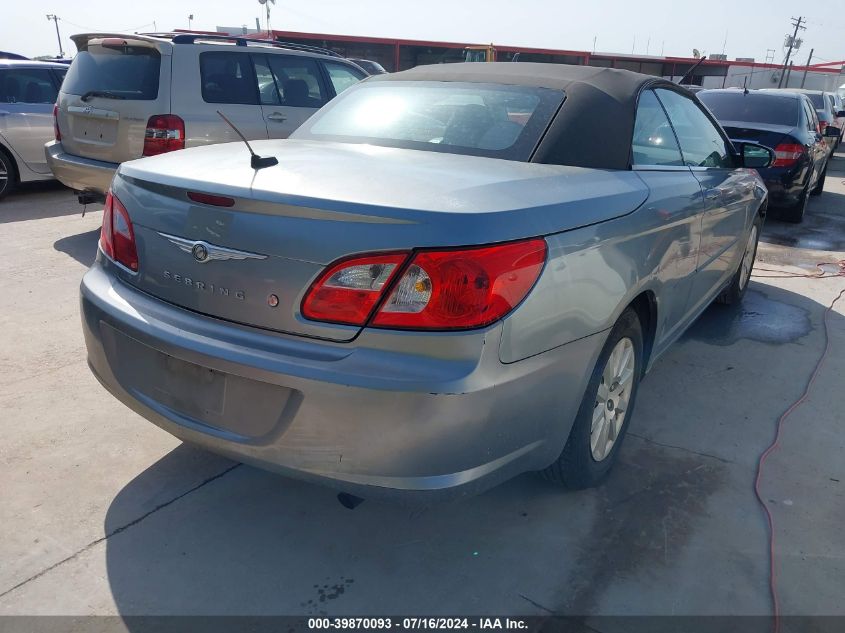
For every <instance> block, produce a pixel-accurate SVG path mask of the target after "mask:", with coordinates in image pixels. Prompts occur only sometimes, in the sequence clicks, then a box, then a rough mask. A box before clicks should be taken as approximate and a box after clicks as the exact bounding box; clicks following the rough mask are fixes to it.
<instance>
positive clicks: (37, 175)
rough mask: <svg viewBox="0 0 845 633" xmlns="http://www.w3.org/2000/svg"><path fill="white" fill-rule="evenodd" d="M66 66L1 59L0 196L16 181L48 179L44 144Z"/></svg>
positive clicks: (10, 189)
mask: <svg viewBox="0 0 845 633" xmlns="http://www.w3.org/2000/svg"><path fill="white" fill-rule="evenodd" d="M66 72H67V66H65V65H64V64H56V63H50V62H37V61H29V60H11V59H0V198H3V197H4V196H6V195H7V194H9V193H10V192H11V191H12V190H13V189H14V188H15V186H16V185H17V184H18V183H21V182H32V181H35V180H50V179H52V178H53V173H52V172H51V171H50V167H49V166H48V165H47V160H46V158H45V157H44V143H46V142H47V141H49V140H51V139H52V138H53V108H54V104H55V103H56V95H57V94H58V92H59V86H61V85H62V80H63V79H64V76H65V73H66Z"/></svg>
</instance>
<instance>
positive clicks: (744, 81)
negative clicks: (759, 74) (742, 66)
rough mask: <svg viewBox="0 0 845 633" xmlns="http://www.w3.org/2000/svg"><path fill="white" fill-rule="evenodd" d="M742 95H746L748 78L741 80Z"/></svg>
mask: <svg viewBox="0 0 845 633" xmlns="http://www.w3.org/2000/svg"><path fill="white" fill-rule="evenodd" d="M742 94H744V95H747V94H748V77H745V78H744V79H743V80H742Z"/></svg>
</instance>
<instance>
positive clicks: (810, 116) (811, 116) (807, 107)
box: [801, 98, 819, 132]
mask: <svg viewBox="0 0 845 633" xmlns="http://www.w3.org/2000/svg"><path fill="white" fill-rule="evenodd" d="M801 103H803V104H804V112H806V113H807V129H808V130H810V131H811V132H818V130H819V115H818V114H816V110H815V108H814V107H813V104H812V103H810V100H809V99H805V98H802V99H801Z"/></svg>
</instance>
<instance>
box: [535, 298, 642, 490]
mask: <svg viewBox="0 0 845 633" xmlns="http://www.w3.org/2000/svg"><path fill="white" fill-rule="evenodd" d="M626 341H627V343H626ZM629 352H630V354H631V357H630V361H631V362H630V363H624V364H623V369H624V371H621V372H614V371H612V369H613V368H612V367H611V364H612V363H611V362H610V361H611V359H612V357H613V358H615V359H616V361H622V360H626V359H627V354H628V353H629ZM614 353H617V354H620V356H614ZM642 363H643V333H642V326H641V325H640V319H639V317H638V316H637V313H636V312H635V311H634V310H633V309H631V308H628V309H627V310H625V312H624V313H623V314H622V316H621V317H619V320H618V321H617V322H616V325H614V326H613V329H612V330H611V332H610V335H609V336H608V338H607V341H606V342H605V344H604V347H603V348H602V351H601V354H599V357H598V361H596V366H595V367H594V368H593V373H592V376H591V377H590V382H589V383H588V384H587V391H586V393H585V394H584V398H583V400H582V401H581V406H580V407H579V408H578V414H577V416H576V417H575V423H574V424H573V425H572V430H571V431H570V432H569V438H568V439H567V440H566V445H565V446H564V448H563V451H562V452H561V454H560V456H558V458H557V460H555V462H554V463H553V464H552V465H551V466H549V467H548V468H546V469H545V470H542V471H540V474H541V476H543V477H544V478H546V479H548V480H549V481H552V482H554V483H557V484H561V485H563V486H566V487H567V488H572V489H582V488H590V487H593V486H596V485H598V484H599V483H601V482H602V480H603V479H604V478H605V477H606V476H607V474H608V473H609V472H610V469H611V468H612V467H613V464H614V463H615V462H616V457H617V455H618V454H619V447H620V446H621V445H622V440H623V439H624V438H625V433H626V431H627V430H628V424H629V421H630V419H631V415H632V414H633V410H634V405H635V403H636V399H637V391H638V390H639V383H640V377H641V375H642ZM607 370H611V371H607ZM614 374H616V378H614V380H615V381H616V384H612V385H611V386H612V388H613V390H612V391H610V390H608V388H607V382H608V380H607V379H606V376H611V375H614ZM627 376H629V378H630V379H629V380H628V379H627V378H625V377H627ZM620 377H622V378H623V380H616V379H617V378H620ZM600 388H601V389H602V391H601V392H600V391H599V389H600ZM614 393H615V394H616V395H614ZM620 394H621V395H622V398H623V399H624V398H625V397H627V405H626V407H625V409H624V411H623V413H622V416H621V419H619V418H618V416H619V409H618V408H617V409H616V413H615V416H614V417H613V418H611V419H609V415H608V414H607V411H609V410H611V411H612V410H613V409H610V408H609V407H613V399H614V398H619V395H620ZM615 402H616V404H617V405H618V404H619V402H621V400H619V399H617V400H616V401H615ZM606 407H608V408H606ZM595 416H598V417H597V424H596V425H595V426H594V425H593V419H594V417H595ZM613 422H616V424H613ZM602 427H603V428H606V429H607V430H608V432H609V434H608V435H606V436H605V440H606V441H605V442H604V444H602V442H601V441H598V440H601V430H600V429H601V428H602ZM591 431H596V432H597V433H596V434H595V435H597V436H598V437H596V436H595V435H593V434H592V433H591ZM610 434H615V438H614V439H613V440H612V443H611V444H608V443H609V442H611V438H610ZM602 452H603V456H602V454H601V453H602ZM597 454H598V457H599V458H598V459H597Z"/></svg>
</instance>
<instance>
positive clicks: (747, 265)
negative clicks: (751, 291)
mask: <svg viewBox="0 0 845 633" xmlns="http://www.w3.org/2000/svg"><path fill="white" fill-rule="evenodd" d="M762 226H763V218H761V217H760V216H759V215H758V216H757V219H755V220H754V224H752V225H751V230H750V231H749V232H748V240H747V241H746V243H745V252H744V253H743V254H742V260H741V261H740V262H739V268H737V271H736V273H735V274H734V277H733V279H732V280H731V285H730V286H728V287H727V288H725V290H724V291H723V292H722V294H720V295H719V296H718V297H716V301H717V302H718V303H724V304H726V305H730V304H732V303H737V302H738V301H740V300H741V299H742V296H743V295H744V294H745V290H746V289H747V288H748V282H749V281H750V280H751V269H752V268H754V260H755V259H756V258H757V243H758V242H759V241H760V229H761V228H762Z"/></svg>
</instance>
